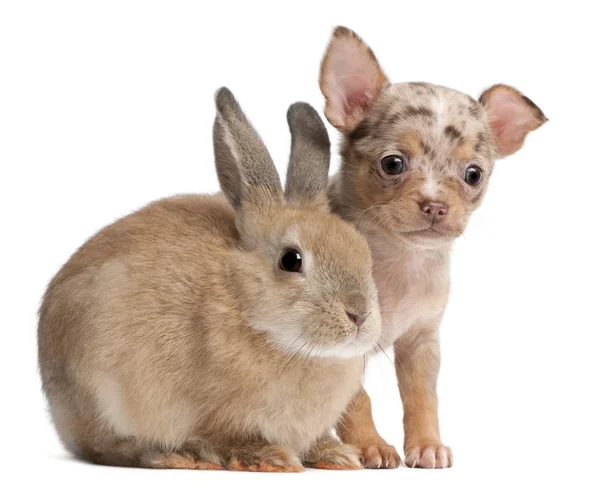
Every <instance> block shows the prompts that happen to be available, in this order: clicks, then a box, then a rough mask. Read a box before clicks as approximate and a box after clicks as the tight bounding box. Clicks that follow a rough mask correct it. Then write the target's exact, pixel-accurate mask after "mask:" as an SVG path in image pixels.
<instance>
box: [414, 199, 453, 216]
mask: <svg viewBox="0 0 600 486" xmlns="http://www.w3.org/2000/svg"><path fill="white" fill-rule="evenodd" d="M419 207H420V208H421V211H423V212H424V213H425V214H427V215H428V216H432V215H433V216H434V217H436V216H439V217H440V218H443V217H444V216H446V214H448V205H447V204H446V203H443V202H439V201H423V202H422V203H421V204H419Z"/></svg>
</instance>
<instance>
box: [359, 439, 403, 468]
mask: <svg viewBox="0 0 600 486" xmlns="http://www.w3.org/2000/svg"><path fill="white" fill-rule="evenodd" d="M360 449H361V457H362V463H363V465H364V466H365V467H366V468H367V469H395V468H397V467H398V466H400V464H402V459H400V455H399V454H398V452H397V451H396V448H395V447H394V446H393V445H389V444H388V443H387V442H385V441H384V440H383V439H381V440H379V441H374V442H372V443H370V444H369V443H367V444H363V445H362V447H361V448H360Z"/></svg>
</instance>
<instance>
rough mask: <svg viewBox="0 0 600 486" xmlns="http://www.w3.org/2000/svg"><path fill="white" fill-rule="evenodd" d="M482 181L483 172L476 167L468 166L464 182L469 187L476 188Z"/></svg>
mask: <svg viewBox="0 0 600 486" xmlns="http://www.w3.org/2000/svg"><path fill="white" fill-rule="evenodd" d="M482 179H483V171H482V170H481V167H479V166H478V165H470V166H469V167H467V170H465V182H466V183H467V184H469V185H470V186H477V185H479V184H480V183H481V180H482Z"/></svg>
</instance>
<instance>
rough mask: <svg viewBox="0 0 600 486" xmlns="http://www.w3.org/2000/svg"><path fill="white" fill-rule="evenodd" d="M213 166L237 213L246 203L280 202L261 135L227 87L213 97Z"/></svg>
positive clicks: (276, 177)
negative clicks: (214, 112)
mask: <svg viewBox="0 0 600 486" xmlns="http://www.w3.org/2000/svg"><path fill="white" fill-rule="evenodd" d="M215 104H216V108H217V116H216V118H215V123H214V126H213V144H214V151H215V165H216V167H217V176H218V178H219V184H220V185H221V189H222V190H223V192H224V193H225V196H227V199H229V202H230V203H231V204H232V205H233V207H234V208H235V209H236V210H238V209H240V208H241V207H242V206H243V205H244V204H245V203H250V204H255V205H256V204H258V205H260V204H263V203H265V202H269V201H278V202H281V201H282V199H283V198H282V195H283V194H282V189H281V181H280V180H279V174H278V173H277V169H276V168H275V165H274V164H273V161H272V160H271V157H270V155H269V152H268V151H267V148H266V147H265V144H264V143H263V141H262V139H261V138H260V135H258V133H257V132H256V130H255V129H254V127H253V126H252V125H251V124H250V122H249V121H248V119H247V118H246V115H244V112H243V111H242V109H241V108H240V105H239V104H238V102H237V101H236V99H235V97H234V96H233V94H232V93H231V91H229V89H227V88H220V89H219V90H218V91H217V94H216V96H215Z"/></svg>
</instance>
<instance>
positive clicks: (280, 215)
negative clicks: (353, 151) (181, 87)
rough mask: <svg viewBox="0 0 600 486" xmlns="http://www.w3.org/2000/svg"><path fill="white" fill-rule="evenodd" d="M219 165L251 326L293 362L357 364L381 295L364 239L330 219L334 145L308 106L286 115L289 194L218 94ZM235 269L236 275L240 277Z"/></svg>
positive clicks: (235, 110)
mask: <svg viewBox="0 0 600 486" xmlns="http://www.w3.org/2000/svg"><path fill="white" fill-rule="evenodd" d="M216 105H217V116H216V120H215V124H214V148H215V163H216V168H217V174H218V177H219V182H220V185H221V189H222V190H223V192H224V194H225V195H226V197H227V198H228V200H229V202H230V203H231V205H232V206H233V208H234V209H235V212H236V227H237V230H238V232H239V242H240V243H239V246H240V248H239V251H236V252H234V253H233V254H232V259H233V260H232V262H231V265H230V268H231V272H232V278H235V277H236V273H237V278H238V279H239V280H241V281H240V282H239V284H240V285H239V286H238V288H240V289H242V291H241V292H240V294H239V297H240V298H242V299H245V300H246V301H245V302H243V304H242V305H243V306H244V308H246V309H247V312H246V316H247V324H248V325H250V326H253V327H254V328H255V329H257V330H259V331H263V332H265V333H266V334H267V337H268V340H269V341H270V342H271V343H272V344H274V345H275V346H277V347H279V348H280V349H282V350H284V351H285V352H289V353H291V354H294V353H297V354H298V355H305V356H313V357H314V356H323V357H326V356H329V357H354V356H358V355H361V354H364V353H366V352H368V351H369V350H370V349H372V348H373V347H374V345H375V344H376V342H377V340H378V338H379V335H380V332H381V325H380V313H379V307H378V297H377V290H376V287H375V282H374V280H373V277H372V275H371V270H372V260H371V254H370V251H369V247H368V245H367V242H366V240H365V239H364V238H363V236H361V235H360V234H359V233H358V232H357V231H356V230H355V229H354V227H352V226H351V225H350V224H348V223H346V222H344V221H342V220H341V219H340V218H339V217H337V216H335V215H333V214H331V213H330V211H329V207H328V203H327V196H326V189H327V179H328V172H329V158H330V142H329V138H328V136H327V131H326V129H325V126H324V124H323V122H322V121H321V118H320V117H319V115H318V114H317V112H316V111H315V110H314V109H313V108H312V107H311V106H309V105H308V104H306V103H295V104H294V105H292V106H291V107H290V108H289V110H288V116H287V118H288V124H289V128H290V132H291V136H292V148H291V156H290V161H289V165H288V172H287V180H286V186H285V191H284V190H283V189H282V186H281V183H280V180H279V176H278V174H277V170H276V168H275V166H274V164H273V161H272V160H271V157H270V156H269V153H268V151H267V149H266V147H265V145H264V143H263V142H262V140H261V138H260V136H259V135H258V134H257V133H256V131H255V130H254V128H253V127H252V125H251V124H250V122H249V121H248V120H247V118H246V116H245V115H244V113H243V111H242V110H241V108H240V106H239V105H238V103H237V101H236V100H235V98H234V97H233V95H232V93H231V92H230V91H229V90H228V89H226V88H221V89H220V90H219V91H218V93H217V95H216ZM236 268H237V269H238V270H239V271H236Z"/></svg>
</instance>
